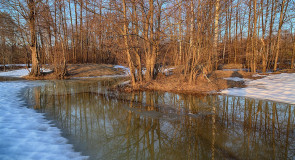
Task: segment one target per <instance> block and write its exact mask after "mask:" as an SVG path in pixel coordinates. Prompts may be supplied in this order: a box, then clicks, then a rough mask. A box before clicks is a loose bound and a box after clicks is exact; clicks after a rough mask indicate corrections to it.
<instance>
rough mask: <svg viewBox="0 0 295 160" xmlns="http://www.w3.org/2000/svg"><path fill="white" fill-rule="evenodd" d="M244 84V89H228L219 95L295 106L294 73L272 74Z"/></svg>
mask: <svg viewBox="0 0 295 160" xmlns="http://www.w3.org/2000/svg"><path fill="white" fill-rule="evenodd" d="M246 84H247V87H246V88H229V89H226V90H223V91H221V93H223V94H228V95H233V96H245V97H250V98H257V99H266V100H272V101H277V102H283V103H289V104H295V73H282V74H273V75H269V76H266V77H264V78H262V79H258V80H252V81H247V83H246Z"/></svg>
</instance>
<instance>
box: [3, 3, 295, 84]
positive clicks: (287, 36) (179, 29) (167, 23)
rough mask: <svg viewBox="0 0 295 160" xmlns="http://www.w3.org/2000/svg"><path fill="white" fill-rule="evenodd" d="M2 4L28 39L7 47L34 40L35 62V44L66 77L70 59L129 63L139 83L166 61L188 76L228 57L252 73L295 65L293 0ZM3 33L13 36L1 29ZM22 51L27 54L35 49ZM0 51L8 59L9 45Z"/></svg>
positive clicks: (44, 59)
mask: <svg viewBox="0 0 295 160" xmlns="http://www.w3.org/2000/svg"><path fill="white" fill-rule="evenodd" d="M1 4H2V5H3V6H4V7H3V8H4V9H2V10H5V12H2V13H3V15H4V14H5V16H4V17H11V18H10V19H11V20H9V21H10V24H13V26H16V27H9V28H11V30H14V31H16V30H18V31H20V32H19V33H18V34H20V36H19V37H22V38H16V39H15V40H5V38H2V40H1V42H2V45H4V46H6V45H8V43H7V42H9V43H10V46H11V44H12V43H13V42H14V43H13V44H15V45H16V46H15V48H22V47H21V46H30V49H31V53H30V54H31V55H32V62H33V61H34V48H36V55H35V57H36V59H37V63H38V64H39V63H41V64H42V63H43V64H45V63H52V64H55V66H56V71H57V72H59V73H60V76H61V77H63V76H64V75H65V73H66V63H113V64H115V63H120V64H128V66H129V67H130V69H131V75H132V76H131V77H132V84H135V83H136V82H140V81H143V80H148V81H149V80H152V79H154V78H155V77H156V76H157V72H158V68H159V66H161V65H177V66H180V67H182V68H183V70H182V73H183V75H184V76H185V77H186V79H187V80H188V81H189V82H194V81H195V79H196V76H197V75H198V74H200V73H201V72H210V71H212V70H215V69H217V68H218V66H219V65H220V64H226V63H236V64H237V63H239V64H243V66H244V67H245V68H248V69H249V70H251V71H252V72H256V71H262V72H266V71H267V70H277V69H282V68H294V53H295V51H294V50H295V42H294V39H295V34H294V33H293V32H294V31H293V26H294V18H295V17H294V15H295V14H294V11H295V7H294V6H295V4H294V1H291V0H206V1H202V0H171V1H168V0H10V1H7V0H1ZM32 5H33V6H32ZM32 7H33V8H32ZM2 13H1V16H2ZM32 16H33V17H34V19H32ZM1 24H2V23H1ZM3 24H4V23H3ZM2 28H3V27H2ZM15 28H17V29H15ZM7 33H8V32H7ZM32 33H35V36H34V35H32ZM1 37H6V38H7V37H8V36H7V35H6V34H4V33H2V32H1ZM34 39H35V40H34ZM6 43H7V44H6ZM34 44H35V46H34ZM2 48H3V47H2ZM22 51H23V54H24V55H27V54H28V49H26V50H24V49H23V50H22ZM1 53H2V57H3V58H2V59H4V57H5V56H3V55H4V54H3V53H5V51H2V52H1ZM24 57H25V56H24ZM143 68H145V71H144V72H145V74H143ZM37 70H38V69H37ZM143 75H144V76H143Z"/></svg>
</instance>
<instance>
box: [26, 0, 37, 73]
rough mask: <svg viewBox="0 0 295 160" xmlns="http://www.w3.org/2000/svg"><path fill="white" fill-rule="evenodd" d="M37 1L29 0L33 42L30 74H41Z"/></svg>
mask: <svg viewBox="0 0 295 160" xmlns="http://www.w3.org/2000/svg"><path fill="white" fill-rule="evenodd" d="M35 6H36V4H35V1H34V0H29V1H28V7H29V10H30V13H29V28H30V35H31V44H30V49H31V51H32V70H31V72H30V75H32V76H39V75H40V68H39V57H38V53H37V38H36V24H35V18H36V16H35V8H36V7H35Z"/></svg>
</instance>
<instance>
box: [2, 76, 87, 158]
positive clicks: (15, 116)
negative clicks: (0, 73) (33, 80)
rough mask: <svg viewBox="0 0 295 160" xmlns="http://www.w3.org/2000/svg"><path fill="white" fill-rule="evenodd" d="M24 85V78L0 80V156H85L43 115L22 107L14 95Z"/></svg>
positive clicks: (19, 100) (21, 103) (26, 83)
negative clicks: (9, 80) (74, 148)
mask: <svg viewBox="0 0 295 160" xmlns="http://www.w3.org/2000/svg"><path fill="white" fill-rule="evenodd" d="M14 72H15V71H14ZM16 72H18V71H16ZM5 73H7V72H5ZM21 73H23V72H21ZM12 75H13V76H15V75H17V76H20V75H23V74H20V73H18V74H12ZM27 86H29V82H25V81H14V82H0V90H1V92H0V159H7V160H10V159H33V160H39V159H49V160H52V159H86V158H87V157H83V156H81V155H80V153H78V152H75V151H74V150H73V149H72V145H71V144H67V139H65V138H63V137H62V136H61V131H60V130H59V129H58V128H56V127H53V126H52V125H51V124H50V122H49V121H48V120H46V119H45V117H44V115H43V114H41V113H37V112H36V111H35V110H33V109H29V108H26V107H24V105H25V104H24V101H23V100H22V99H21V98H20V97H18V96H17V95H18V94H19V92H20V90H21V89H23V88H25V87H27Z"/></svg>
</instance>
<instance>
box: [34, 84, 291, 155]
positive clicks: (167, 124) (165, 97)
mask: <svg viewBox="0 0 295 160" xmlns="http://www.w3.org/2000/svg"><path fill="white" fill-rule="evenodd" d="M102 88H104V87H101V85H100V84H99V83H97V82H93V83H89V82H84V83H74V82H73V83H69V82H56V83H54V84H51V85H46V86H45V87H42V88H39V89H37V90H35V94H36V95H39V96H36V98H37V97H39V99H40V104H41V109H40V110H41V111H44V112H47V113H49V115H50V117H53V118H54V119H55V120H56V122H57V125H58V126H59V127H61V128H63V129H64V130H65V134H67V135H69V138H70V140H71V139H75V140H74V141H73V143H75V146H76V148H77V149H79V150H82V151H83V153H84V154H88V155H91V156H92V157H93V158H101V159H211V158H212V159H214V158H215V159H220V158H233V159H239V158H241V157H249V159H258V158H264V159H281V158H283V159H288V158H292V157H293V156H294V150H292V148H293V149H294V147H295V144H294V140H295V137H294V115H295V112H294V106H290V105H285V104H277V103H274V102H269V101H267V102H266V101H261V100H254V99H247V98H242V97H230V96H201V97H200V96H199V97H197V96H193V95H176V94H169V93H158V92H155V93H153V92H140V93H137V94H131V95H127V94H116V93H108V92H107V91H105V90H103V89H102Z"/></svg>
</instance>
